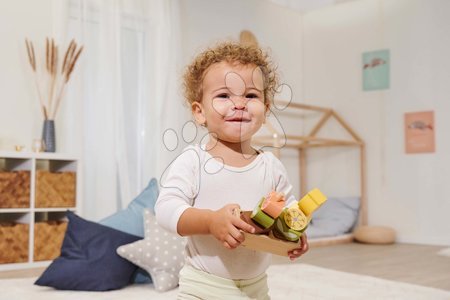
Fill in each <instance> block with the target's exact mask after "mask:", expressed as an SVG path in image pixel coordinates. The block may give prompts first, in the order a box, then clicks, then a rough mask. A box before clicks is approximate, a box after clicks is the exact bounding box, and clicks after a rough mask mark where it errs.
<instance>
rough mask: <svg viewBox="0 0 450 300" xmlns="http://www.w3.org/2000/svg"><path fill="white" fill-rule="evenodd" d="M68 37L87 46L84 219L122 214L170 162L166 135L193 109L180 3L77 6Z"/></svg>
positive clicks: (110, 0) (88, 1)
mask: <svg viewBox="0 0 450 300" xmlns="http://www.w3.org/2000/svg"><path fill="white" fill-rule="evenodd" d="M70 3H71V5H70V16H71V19H70V22H69V35H70V34H72V35H73V36H75V37H76V39H77V40H78V41H80V42H81V43H82V44H83V45H84V53H83V55H84V57H83V71H82V74H83V75H82V77H83V79H82V84H81V85H80V86H81V88H82V92H81V97H82V101H81V103H82V104H81V105H82V107H81V111H82V117H81V118H80V120H78V123H79V126H80V130H81V132H82V134H81V140H82V145H83V146H82V162H83V191H84V193H83V205H82V214H83V216H85V217H87V218H88V219H91V220H99V219H101V218H103V217H106V216H108V215H110V214H112V213H114V212H115V211H117V210H119V209H121V208H124V207H125V206H126V205H127V204H128V203H129V202H130V201H131V200H132V199H133V198H134V197H135V196H136V195H137V194H139V192H140V191H141V190H142V189H143V188H144V187H145V185H146V184H147V183H148V181H149V180H150V178H151V177H156V178H158V179H159V177H160V174H161V173H162V171H163V170H164V169H165V167H166V166H167V164H168V163H169V162H170V160H171V159H172V156H173V153H168V151H167V149H165V148H164V145H163V144H162V142H161V141H162V133H163V132H164V129H166V128H174V129H177V128H180V127H181V125H180V124H181V123H182V121H183V120H186V118H188V119H189V117H188V115H187V110H185V109H183V107H182V99H181V96H180V93H179V87H180V82H179V78H180V65H179V61H180V57H181V47H180V36H179V21H178V20H179V11H178V1H177V0H122V1H120V0H71V2H70Z"/></svg>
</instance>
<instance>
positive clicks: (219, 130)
mask: <svg viewBox="0 0 450 300" xmlns="http://www.w3.org/2000/svg"><path fill="white" fill-rule="evenodd" d="M202 92H203V96H202V99H201V101H200V102H194V103H193V104H192V110H193V113H194V116H195V118H196V120H197V122H199V123H200V124H206V127H207V128H208V131H209V132H210V133H212V134H215V135H216V136H217V138H218V139H219V140H223V141H226V142H231V143H238V142H244V141H248V140H250V139H251V137H252V136H253V135H254V134H255V133H256V132H257V131H258V130H259V129H260V128H261V125H262V124H263V122H264V120H265V113H266V105H265V101H264V80H263V76H262V72H261V69H260V68H258V67H257V66H255V65H242V64H238V63H234V64H230V63H227V62H220V63H216V64H213V65H211V66H210V67H209V68H208V69H207V70H206V74H205V76H204V79H203V85H202Z"/></svg>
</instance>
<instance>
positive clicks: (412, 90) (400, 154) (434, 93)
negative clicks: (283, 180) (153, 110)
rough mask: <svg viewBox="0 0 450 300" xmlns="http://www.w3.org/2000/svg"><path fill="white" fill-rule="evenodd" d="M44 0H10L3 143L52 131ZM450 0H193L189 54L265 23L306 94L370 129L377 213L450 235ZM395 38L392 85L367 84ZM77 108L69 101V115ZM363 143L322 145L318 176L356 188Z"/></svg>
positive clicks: (264, 36)
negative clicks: (426, 131) (417, 145)
mask: <svg viewBox="0 0 450 300" xmlns="http://www.w3.org/2000/svg"><path fill="white" fill-rule="evenodd" d="M35 2H36V1H26V0H18V1H0V38H1V39H2V42H3V43H2V50H1V54H2V55H0V66H1V69H0V91H1V93H2V95H1V97H0V149H2V150H4V149H12V147H13V145H16V144H23V145H26V146H28V147H30V146H31V141H32V139H33V138H38V137H39V136H40V134H41V123H42V118H41V115H40V111H39V107H38V101H37V99H36V94H35V90H34V87H33V84H32V81H31V77H30V73H29V69H28V64H27V61H26V52H25V47H24V44H23V40H24V38H25V37H29V38H31V39H33V40H35V41H36V42H39V41H43V39H44V38H45V36H48V35H51V34H52V32H54V30H55V28H54V27H55V25H54V24H55V20H54V18H55V14H54V13H53V11H54V6H55V2H54V1H52V0H41V1H39V3H37V2H36V3H35ZM449 11H450V2H449V1H447V0H431V1H426V0H360V1H353V2H348V3H344V4H340V5H337V6H333V7H328V8H324V9H321V10H318V11H314V12H310V13H307V14H305V15H303V16H302V15H300V14H298V13H296V12H293V11H290V10H288V9H285V8H282V7H279V6H277V5H274V4H271V3H269V2H266V1H257V0H245V1H238V0H232V1H208V0H181V12H182V20H181V24H182V36H183V41H182V42H183V51H184V52H183V53H184V63H187V62H188V61H189V60H190V59H191V58H192V56H193V55H194V54H195V53H196V52H197V51H198V50H200V49H203V48H204V47H205V46H207V45H210V44H211V42H214V41H218V40H221V39H223V38H226V37H230V38H235V39H237V37H238V35H239V32H240V31H241V30H243V29H249V30H251V31H252V32H254V34H255V35H256V37H257V38H258V40H259V42H260V44H261V45H262V46H263V47H270V48H271V49H272V53H273V56H274V58H275V61H276V62H278V64H279V69H280V71H281V73H282V75H283V82H285V83H288V84H290V85H291V86H292V90H293V99H294V101H297V102H306V103H311V104H315V105H322V106H329V107H332V108H334V109H335V110H336V111H337V112H338V113H340V114H341V115H342V116H343V117H344V119H346V120H347V121H348V123H350V125H352V126H353V127H354V128H355V129H356V131H357V133H358V134H359V135H361V136H362V138H363V139H364V140H365V141H366V143H367V162H368V180H367V183H368V198H369V223H370V224H373V225H376V224H381V225H388V226H392V227H393V228H395V229H396V230H397V232H398V235H399V240H400V241H404V242H414V243H430V244H447V245H450V235H449V234H448V232H450V222H449V221H448V217H447V212H448V211H450V201H449V200H448V195H449V194H450V187H449V185H448V184H447V180H448V178H450V174H449V173H450V167H448V166H449V165H450V156H449V155H448V154H447V153H450V139H449V138H448V133H447V132H446V129H447V128H450V124H449V123H450V120H449V118H447V116H446V113H448V112H450V101H448V95H449V94H450V85H449V84H448V83H449V82H450V72H448V70H450V56H449V55H448V53H450V39H449V38H448V37H449V36H450V21H448V18H447V15H448V12H449ZM52 27H53V28H52ZM383 48H388V49H390V51H391V88H390V89H389V90H386V91H372V92H363V91H362V88H361V86H362V79H361V54H362V52H365V51H371V50H377V49H383ZM421 110H434V111H435V118H436V124H435V126H436V153H434V154H415V155H412V154H409V155H406V154H405V153H404V136H403V114H404V113H405V112H410V111H421ZM69 116H70V109H67V108H66V109H64V107H63V108H62V110H61V115H60V116H59V118H66V117H67V118H68V117H69ZM71 122H72V123H73V121H71ZM63 123H65V122H62V123H61V125H60V126H62V127H64V126H65V125H63ZM73 126H74V127H75V128H76V124H75V125H73V124H72V125H70V128H73ZM294 126H295V125H292V124H290V123H287V126H286V127H288V129H291V130H293V129H296V128H293V127H294ZM57 128H58V122H57ZM70 128H68V129H67V128H66V129H65V130H66V131H67V132H69V133H70V134H74V135H76V136H77V138H76V139H75V140H78V139H79V135H80V133H79V132H78V133H77V132H76V130H75V132H74V129H70ZM63 130H64V129H63ZM302 130H303V129H302ZM333 133H334V132H333ZM58 134H59V135H61V136H60V139H59V141H60V143H59V144H60V145H61V147H62V149H72V148H73V146H72V144H73V143H74V142H73V141H70V137H69V138H67V137H64V134H63V133H62V132H59V133H58V132H57V137H58ZM66 136H67V135H66ZM75 142H76V141H75ZM355 155H356V153H354V152H352V151H349V150H346V149H337V150H330V149H326V150H322V151H320V150H319V151H318V152H316V153H314V154H313V155H312V156H311V157H310V161H309V163H310V167H309V170H310V174H309V175H311V178H310V184H311V185H315V186H319V187H323V188H324V189H325V192H328V191H330V192H332V193H334V194H335V195H337V196H343V195H351V194H356V193H357V191H358V188H357V184H358V182H357V180H358V178H357V176H356V171H355V170H357V168H358V164H357V163H356V160H355V157H356V156H355ZM283 162H284V163H285V165H286V166H287V168H288V173H289V175H290V176H291V179H292V182H293V183H294V185H295V191H294V193H296V194H298V174H297V165H298V163H297V162H298V160H297V156H296V153H295V152H294V151H292V152H291V151H287V150H286V151H284V153H283Z"/></svg>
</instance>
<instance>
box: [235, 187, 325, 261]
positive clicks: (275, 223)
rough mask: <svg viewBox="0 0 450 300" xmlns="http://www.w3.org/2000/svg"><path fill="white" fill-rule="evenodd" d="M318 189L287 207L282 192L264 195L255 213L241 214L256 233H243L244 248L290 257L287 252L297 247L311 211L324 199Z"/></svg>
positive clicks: (310, 216)
mask: <svg viewBox="0 0 450 300" xmlns="http://www.w3.org/2000/svg"><path fill="white" fill-rule="evenodd" d="M326 200H327V198H326V196H325V195H324V194H322V192H321V191H320V190H319V189H317V188H316V189H313V190H311V191H310V192H309V193H307V194H306V195H305V196H304V197H303V198H302V199H301V200H300V201H295V202H294V203H293V204H291V205H290V206H289V207H285V202H286V201H285V198H284V194H283V193H277V192H275V191H272V192H271V193H270V194H269V195H268V196H267V197H263V198H262V199H261V200H260V201H259V202H258V205H257V206H256V207H255V209H254V210H253V211H252V212H246V211H244V212H235V213H239V215H240V217H241V219H242V220H244V221H246V222H247V223H248V224H250V225H252V226H253V227H254V228H255V233H254V234H250V233H246V232H243V233H244V235H245V241H244V242H243V243H242V244H241V245H242V246H244V247H247V248H250V249H253V250H258V251H264V252H270V253H273V254H277V255H281V256H287V253H288V251H290V250H292V249H295V248H298V247H299V244H298V241H299V239H300V237H301V235H302V233H303V232H304V231H305V230H306V228H307V226H308V224H309V222H310V221H311V218H312V214H313V213H314V211H316V210H317V209H318V208H319V207H320V206H321V205H322V204H323V203H325V201H326Z"/></svg>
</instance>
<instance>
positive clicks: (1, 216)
mask: <svg viewBox="0 0 450 300" xmlns="http://www.w3.org/2000/svg"><path fill="white" fill-rule="evenodd" d="M0 170H1V171H23V170H24V171H29V172H30V201H29V207H26V208H0V223H1V222H16V223H25V224H29V228H28V229H29V232H28V234H29V238H28V261H27V262H19V263H0V271H3V270H12V269H23V268H32V267H40V266H46V265H48V264H49V263H50V261H35V260H34V225H35V223H36V222H38V221H42V220H62V219H65V217H64V215H65V212H66V211H67V210H71V211H79V210H80V203H81V198H80V196H81V185H80V183H81V177H80V176H81V172H80V160H79V159H78V158H77V157H75V156H73V155H68V154H61V153H45V152H39V153H34V152H13V151H10V152H9V151H0ZM38 170H46V171H50V172H64V171H70V172H75V174H76V175H75V184H76V187H75V205H74V206H71V207H39V208H38V207H36V202H35V200H36V173H37V171H38ZM6 242H7V241H6V240H5V238H4V237H2V236H1V235H0V244H1V243H6Z"/></svg>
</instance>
